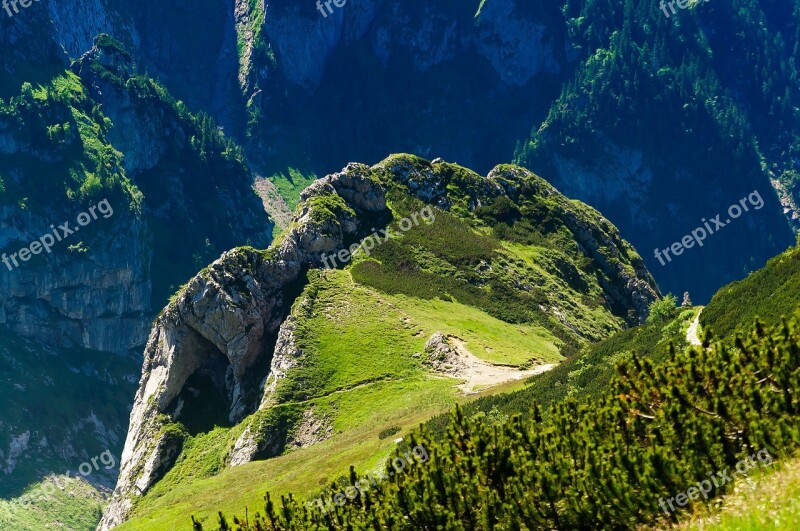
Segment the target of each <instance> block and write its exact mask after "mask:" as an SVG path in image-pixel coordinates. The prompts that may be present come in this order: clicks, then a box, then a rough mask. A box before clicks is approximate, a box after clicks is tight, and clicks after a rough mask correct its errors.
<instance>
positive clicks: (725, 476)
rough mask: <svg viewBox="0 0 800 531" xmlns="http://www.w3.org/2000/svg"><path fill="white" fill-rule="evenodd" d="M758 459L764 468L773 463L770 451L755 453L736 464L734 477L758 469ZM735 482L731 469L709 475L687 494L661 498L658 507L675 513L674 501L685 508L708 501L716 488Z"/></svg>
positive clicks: (690, 488) (666, 511)
mask: <svg viewBox="0 0 800 531" xmlns="http://www.w3.org/2000/svg"><path fill="white" fill-rule="evenodd" d="M756 457H758V463H760V464H761V466H762V467H768V466H770V465H771V464H772V463H773V460H772V456H771V455H769V451H767V450H759V451H758V452H757V453H754V454H752V455H750V456H748V457H747V458H745V459H742V460H741V461H739V462H738V463H736V466H735V470H734V472H733V477H736V475H737V474H738V475H739V476H741V477H744V476H746V475H747V472H749V471H750V470H752V469H754V468H756V461H755V458H756ZM731 481H733V478H732V477H731V474H730V473H729V469H727V468H725V469H723V470H721V471H719V472H717V473H715V474H709V476H708V477H707V478H706V479H703V480H702V481H698V482H697V487H695V486H691V487H689V489H688V490H686V492H681V493H679V494H677V495H676V496H673V497H672V498H666V500H665V499H664V498H659V499H658V505H659V506H660V507H661V510H663V511H664V513H666V514H669V513H670V512H674V511H675V510H676V509H675V506H674V505H673V504H672V502H673V501H674V502H675V503H677V504H678V506H680V507H685V506H686V505H687V504H688V503H689V502H690V501H695V500H697V499H699V498H700V496H703V499H704V500H707V499H708V495H709V494H711V492H712V491H713V490H714V489H715V488H716V489H718V488H721V487H723V486H724V485H726V484H727V483H730V482H731ZM667 504H669V509H667Z"/></svg>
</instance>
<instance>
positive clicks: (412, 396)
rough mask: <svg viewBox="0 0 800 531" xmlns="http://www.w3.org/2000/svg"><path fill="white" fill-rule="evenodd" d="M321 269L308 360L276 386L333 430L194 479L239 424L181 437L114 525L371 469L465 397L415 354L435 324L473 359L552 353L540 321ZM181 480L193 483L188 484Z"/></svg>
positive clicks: (234, 504) (308, 489)
mask: <svg viewBox="0 0 800 531" xmlns="http://www.w3.org/2000/svg"><path fill="white" fill-rule="evenodd" d="M325 277H326V278H323V277H322V276H321V275H319V273H318V272H312V273H310V279H309V281H310V284H309V286H308V288H307V289H306V292H305V294H304V297H308V296H309V295H310V294H311V293H314V298H313V305H314V308H315V310H314V312H313V314H312V316H311V317H309V318H308V319H307V320H301V323H300V327H301V328H302V332H301V333H299V334H298V336H301V337H302V338H303V342H302V348H303V349H304V350H305V351H306V353H307V354H306V356H307V357H308V358H309V361H308V363H307V364H306V365H305V366H304V367H303V368H302V369H301V370H298V371H295V372H294V373H292V374H291V376H290V378H288V379H287V380H286V381H285V382H284V383H283V384H282V385H281V386H280V388H279V391H278V392H279V394H281V395H282V396H283V397H284V400H286V401H287V402H292V401H302V402H303V403H304V404H305V405H306V406H311V407H312V408H313V409H314V411H315V414H316V415H317V416H320V417H324V418H326V419H329V421H330V423H331V424H332V426H333V433H334V436H333V438H332V439H330V440H328V441H325V442H322V443H319V444H316V445H313V446H311V447H309V448H304V449H301V450H293V451H289V452H287V453H286V454H285V455H282V456H280V457H277V458H275V459H270V460H267V461H260V462H255V463H251V464H248V465H244V466H242V467H237V468H236V469H235V470H225V471H223V472H221V473H220V474H219V475H218V476H213V477H202V475H203V474H202V473H200V474H198V473H197V471H198V470H201V471H202V470H205V471H207V472H212V473H216V472H217V471H218V470H221V469H222V466H221V465H222V459H223V457H224V454H225V451H226V450H227V448H228V447H229V444H230V442H231V440H234V439H235V437H236V436H237V435H238V433H239V431H237V429H236V428H232V429H230V430H228V429H223V428H217V429H216V430H215V431H214V432H212V433H211V434H205V435H201V436H199V437H198V438H197V440H196V441H195V440H193V441H190V442H189V443H188V444H189V446H191V448H192V450H190V451H189V452H187V453H186V454H185V455H184V456H183V457H182V458H181V460H180V461H179V463H178V465H177V466H176V467H175V468H174V469H173V470H172V471H171V472H169V473H168V474H167V476H166V477H165V478H164V479H163V480H162V481H161V482H159V484H158V485H156V487H154V489H153V490H152V491H151V493H150V494H149V495H148V496H147V497H146V498H145V499H144V500H142V501H141V502H140V505H139V507H138V508H137V511H136V514H137V516H139V517H138V518H137V519H136V520H135V521H133V522H130V523H128V524H125V525H123V526H122V527H120V529H137V530H138V529H142V530H148V529H154V530H155V529H170V528H172V527H170V526H180V525H185V522H186V514H187V511H194V510H195V509H196V508H197V507H198V506H200V507H209V508H212V510H209V511H207V512H202V511H201V512H196V513H194V514H195V515H196V516H197V517H198V519H201V520H205V519H206V518H209V517H213V515H214V514H215V512H214V511H215V509H213V508H216V507H220V508H223V507H224V508H225V510H228V511H236V512H241V509H242V507H243V506H244V505H246V506H248V507H250V508H252V509H253V510H254V511H255V510H260V508H261V507H262V505H263V499H262V498H263V495H264V492H265V491H267V490H269V491H270V492H273V493H276V494H281V493H287V492H304V493H307V494H310V493H313V492H315V491H316V490H318V489H321V488H322V487H324V486H326V485H329V484H330V483H331V482H332V481H334V480H336V479H337V478H338V477H340V476H342V475H346V474H347V464H348V463H359V464H360V465H361V466H363V467H364V469H365V470H370V469H375V468H377V467H378V466H379V465H380V463H382V462H383V460H384V459H385V458H386V457H387V456H388V455H389V453H390V452H391V451H392V449H393V448H394V446H395V445H394V443H393V439H394V438H396V437H399V436H402V434H403V433H407V432H408V431H410V430H411V429H413V428H415V427H416V426H418V425H419V423H421V422H424V421H425V420H427V419H428V418H430V417H431V416H433V415H435V414H437V413H440V412H443V411H447V410H449V409H450V408H452V407H453V405H455V404H456V403H457V402H461V401H463V400H464V399H463V398H462V397H460V395H459V394H458V392H457V389H455V385H456V384H457V383H458V381H457V380H452V379H447V378H438V377H434V378H432V377H430V376H429V375H428V374H427V372H426V370H425V368H424V367H422V365H421V362H420V361H419V360H418V359H416V358H413V357H412V355H413V354H414V353H415V352H420V351H422V350H423V347H424V344H425V342H426V341H427V339H428V338H429V337H430V335H432V334H433V333H434V332H436V331H439V330H441V331H448V330H465V331H466V333H462V337H463V338H464V339H465V340H466V341H467V344H468V346H469V345H470V342H471V341H472V337H474V338H475V340H474V341H476V342H477V339H478V338H479V337H480V338H481V344H480V346H481V348H475V349H474V350H473V353H475V354H476V355H477V356H479V357H484V353H485V352H486V351H485V350H484V349H485V347H486V346H491V347H490V348H491V349H492V354H491V355H490V356H489V357H491V356H494V357H497V358H499V359H500V358H501V359H503V360H504V361H507V362H509V363H512V362H517V363H522V362H524V361H527V360H528V359H530V357H531V353H532V352H537V350H536V349H538V348H542V355H541V359H542V360H543V361H545V362H553V361H557V360H558V359H559V356H558V354H557V353H556V352H555V350H554V347H553V345H552V341H553V338H552V336H550V335H549V334H548V333H546V332H545V331H543V330H542V329H541V328H539V327H537V326H530V327H526V326H523V325H510V324H508V323H503V322H501V321H498V320H497V319H495V318H493V317H491V316H489V315H487V314H486V313H484V312H481V311H480V310H477V309H475V308H471V307H468V306H465V305H462V304H459V303H454V302H443V301H433V303H432V306H433V308H432V307H430V306H428V303H427V301H421V300H419V299H414V298H410V297H406V296H402V295H398V296H390V295H386V294H382V293H379V292H377V291H375V290H373V289H370V288H367V287H364V286H360V285H358V284H356V283H355V282H354V281H353V280H352V277H351V276H350V274H349V273H348V272H347V271H329V272H327V273H326V275H325ZM304 297H301V300H302V299H303V298H304ZM437 308H438V309H439V310H440V311H435V309H437ZM462 326H465V327H467V328H463V329H462V328H461V327H462ZM470 329H471V330H470ZM483 330H493V331H494V335H492V334H489V335H488V336H483V335H482V334H481V331H483ZM472 334H474V336H473V335H472ZM537 357H538V356H537ZM295 382H297V383H295ZM500 389H505V388H504V387H501V388H500ZM498 390H499V389H495V390H493V392H497V391H498ZM307 397H310V398H307ZM390 427H399V428H400V430H401V431H400V432H399V433H398V435H396V436H392V437H390V438H386V439H383V440H381V439H379V438H378V434H379V432H380V431H381V430H384V429H386V428H390ZM201 442H202V444H201ZM208 461H212V462H213V463H211V464H209V462H208ZM217 465H219V466H217ZM190 477H191V478H192V479H193V481H187V479H189V478H190Z"/></svg>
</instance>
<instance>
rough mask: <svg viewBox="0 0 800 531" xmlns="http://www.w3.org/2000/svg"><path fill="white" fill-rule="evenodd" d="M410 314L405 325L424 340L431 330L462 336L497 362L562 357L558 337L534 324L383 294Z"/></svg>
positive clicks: (443, 303) (475, 351)
mask: <svg viewBox="0 0 800 531" xmlns="http://www.w3.org/2000/svg"><path fill="white" fill-rule="evenodd" d="M385 298H386V299H387V300H388V301H392V304H395V305H397V306H399V307H401V308H403V311H404V312H406V314H407V315H408V316H409V317H410V319H411V321H407V324H406V325H407V326H411V327H419V332H418V333H419V334H420V335H422V336H423V337H424V338H425V339H426V340H427V338H429V337H430V336H431V335H433V333H434V332H442V333H443V334H445V335H454V336H457V337H459V338H460V339H462V340H463V341H464V342H465V343H466V346H467V348H468V349H469V351H470V352H472V353H473V354H474V355H475V356H477V357H479V358H481V359H482V360H485V361H488V362H491V363H495V364H498V365H514V366H523V365H525V364H526V363H527V362H529V361H530V360H531V359H532V358H536V359H537V360H541V361H542V362H544V363H553V362H557V361H560V360H561V359H562V357H561V355H560V354H559V352H558V347H557V346H556V344H557V343H558V338H556V337H555V336H554V335H553V334H552V333H550V332H549V331H548V330H547V329H545V328H544V327H541V326H539V325H536V324H532V325H519V324H510V323H506V322H504V321H500V320H499V319H496V318H494V317H492V316H491V315H488V314H486V313H485V312H483V311H481V310H479V309H477V308H474V307H471V306H466V305H464V304H460V303H457V302H451V301H442V300H439V299H433V300H431V301H421V300H419V299H414V298H412V297H406V296H404V295H397V296H395V297H391V296H385Z"/></svg>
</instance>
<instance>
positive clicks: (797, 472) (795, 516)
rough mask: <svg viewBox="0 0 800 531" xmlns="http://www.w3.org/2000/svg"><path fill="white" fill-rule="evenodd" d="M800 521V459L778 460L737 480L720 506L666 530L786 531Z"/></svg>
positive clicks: (698, 512)
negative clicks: (745, 477) (769, 466)
mask: <svg viewBox="0 0 800 531" xmlns="http://www.w3.org/2000/svg"><path fill="white" fill-rule="evenodd" d="M798 523H800V458H798V457H794V458H789V459H786V460H781V461H776V463H775V464H774V465H773V466H772V467H771V468H769V469H765V470H763V471H761V470H757V471H754V472H753V473H751V474H749V475H748V477H747V479H746V480H741V479H740V480H737V481H736V483H735V484H734V487H733V491H732V492H731V493H730V494H728V495H727V496H725V497H724V498H722V499H721V500H720V501H719V505H715V506H713V507H710V508H709V507H706V508H705V509H702V510H698V511H697V512H696V513H695V514H693V515H692V516H690V517H688V518H686V519H685V521H683V522H682V523H681V525H679V526H673V527H669V526H665V528H666V529H676V528H677V529H686V530H689V529H705V530H710V531H784V530H786V529H796V528H797V525H798Z"/></svg>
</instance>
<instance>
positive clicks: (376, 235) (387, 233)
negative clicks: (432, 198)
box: [321, 206, 436, 269]
mask: <svg viewBox="0 0 800 531" xmlns="http://www.w3.org/2000/svg"><path fill="white" fill-rule="evenodd" d="M420 220H422V221H423V222H424V223H425V224H427V225H430V224H431V223H433V222H434V221H436V214H435V213H434V212H433V208H432V207H431V206H426V207H425V208H423V209H422V210H420V211H419V212H414V213H413V214H411V215H410V216H409V217H405V218H403V219H401V220H400V221H399V222H398V228H399V229H400V230H401V231H403V232H408V231H410V230H411V229H413V228H414V227H417V226H419V222H420ZM391 237H392V231H391V228H390V227H387V228H385V229H383V230H380V231H375V229H373V232H372V234H370V235H369V236H368V237H366V238H364V239H363V240H362V241H361V243H360V244H358V243H354V244H353V245H351V246H350V248H349V249H348V248H345V249H342V250H340V251H339V252H338V253H336V254H335V255H332V256H326V255H325V253H322V258H321V259H322V264H323V265H324V266H325V269H336V267H337V264H336V259H337V258H338V259H339V262H341V263H342V264H346V263H348V262H349V261H350V260H351V259H352V258H353V257H354V256H355V255H356V253H358V252H361V251H363V252H364V254H365V255H367V256H369V255H370V253H371V252H372V250H373V249H375V247H376V246H378V245H380V244H382V243H384V242H386V241H387V240H388V239H389V238H391Z"/></svg>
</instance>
